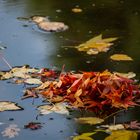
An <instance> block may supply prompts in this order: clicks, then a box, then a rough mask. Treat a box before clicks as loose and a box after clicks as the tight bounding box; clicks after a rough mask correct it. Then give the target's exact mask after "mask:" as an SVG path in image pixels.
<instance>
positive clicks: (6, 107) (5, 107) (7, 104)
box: [0, 101, 21, 112]
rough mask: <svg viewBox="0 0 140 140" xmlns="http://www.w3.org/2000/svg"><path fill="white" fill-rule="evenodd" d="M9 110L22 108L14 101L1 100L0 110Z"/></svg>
mask: <svg viewBox="0 0 140 140" xmlns="http://www.w3.org/2000/svg"><path fill="white" fill-rule="evenodd" d="M9 110H21V107H19V106H17V105H16V104H15V103H13V102H9V101H0V112H2V111H9Z"/></svg>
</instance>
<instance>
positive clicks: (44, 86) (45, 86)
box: [35, 81, 51, 90]
mask: <svg viewBox="0 0 140 140" xmlns="http://www.w3.org/2000/svg"><path fill="white" fill-rule="evenodd" d="M50 84H51V81H46V82H45V83H42V85H40V86H39V87H37V88H35V89H37V90H42V89H45V88H47V87H49V85H50Z"/></svg>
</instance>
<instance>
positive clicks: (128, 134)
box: [105, 130, 137, 140]
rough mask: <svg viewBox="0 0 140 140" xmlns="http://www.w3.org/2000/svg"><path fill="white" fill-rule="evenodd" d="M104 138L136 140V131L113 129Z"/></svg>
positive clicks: (108, 139)
mask: <svg viewBox="0 0 140 140" xmlns="http://www.w3.org/2000/svg"><path fill="white" fill-rule="evenodd" d="M105 140H137V133H136V132H134V131H128V130H117V131H113V132H112V133H111V135H110V136H108V137H106V138H105Z"/></svg>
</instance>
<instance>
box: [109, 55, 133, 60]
mask: <svg viewBox="0 0 140 140" xmlns="http://www.w3.org/2000/svg"><path fill="white" fill-rule="evenodd" d="M110 59H112V60H115V61H132V60H133V59H132V58H131V57H130V56H128V55H126V54H114V55H112V56H110Z"/></svg>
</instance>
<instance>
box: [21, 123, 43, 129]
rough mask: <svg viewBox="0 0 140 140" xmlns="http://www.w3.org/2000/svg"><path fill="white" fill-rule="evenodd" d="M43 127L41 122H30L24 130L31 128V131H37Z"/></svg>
mask: <svg viewBox="0 0 140 140" xmlns="http://www.w3.org/2000/svg"><path fill="white" fill-rule="evenodd" d="M41 127H42V125H41V123H39V122H29V123H28V124H27V125H25V126H24V128H26V129H27V128H29V129H31V130H37V129H40V128H41Z"/></svg>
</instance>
